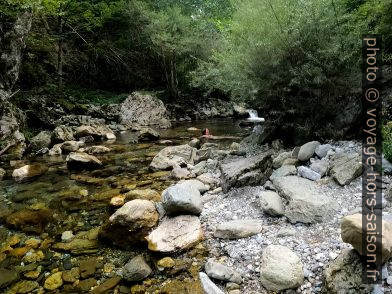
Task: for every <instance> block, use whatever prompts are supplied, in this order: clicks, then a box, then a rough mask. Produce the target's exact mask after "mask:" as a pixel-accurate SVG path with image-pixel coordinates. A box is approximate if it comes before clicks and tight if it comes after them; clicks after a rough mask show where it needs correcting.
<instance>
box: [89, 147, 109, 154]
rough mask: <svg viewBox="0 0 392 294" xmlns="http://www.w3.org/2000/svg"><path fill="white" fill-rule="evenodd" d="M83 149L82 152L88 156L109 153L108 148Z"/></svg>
mask: <svg viewBox="0 0 392 294" xmlns="http://www.w3.org/2000/svg"><path fill="white" fill-rule="evenodd" d="M83 149H84V150H83V152H86V153H88V154H101V153H107V152H110V151H111V150H110V148H108V147H105V146H89V147H86V148H83Z"/></svg>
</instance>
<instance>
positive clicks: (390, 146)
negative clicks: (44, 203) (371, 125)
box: [382, 122, 392, 162]
mask: <svg viewBox="0 0 392 294" xmlns="http://www.w3.org/2000/svg"><path fill="white" fill-rule="evenodd" d="M382 135H383V142H382V149H383V150H382V151H383V153H384V156H385V158H386V159H387V160H388V161H389V162H392V122H390V123H388V124H387V125H384V126H383V129H382Z"/></svg>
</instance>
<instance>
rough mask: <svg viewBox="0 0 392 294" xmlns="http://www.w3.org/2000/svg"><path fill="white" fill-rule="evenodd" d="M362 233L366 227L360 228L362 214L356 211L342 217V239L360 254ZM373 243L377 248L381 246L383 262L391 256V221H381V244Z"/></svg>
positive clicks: (364, 232)
mask: <svg viewBox="0 0 392 294" xmlns="http://www.w3.org/2000/svg"><path fill="white" fill-rule="evenodd" d="M362 234H366V229H362V214H359V213H357V214H353V215H349V216H346V217H344V218H343V220H342V224H341V235H342V240H343V242H345V243H350V244H351V245H352V246H353V247H354V249H355V250H357V251H358V252H359V253H360V254H361V255H362ZM374 243H375V244H376V246H377V247H378V248H382V260H383V262H385V261H387V260H388V259H390V258H391V257H392V223H389V222H387V221H383V222H382V244H379V243H377V242H374Z"/></svg>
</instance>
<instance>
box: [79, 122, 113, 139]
mask: <svg viewBox="0 0 392 294" xmlns="http://www.w3.org/2000/svg"><path fill="white" fill-rule="evenodd" d="M107 134H113V131H112V130H111V129H110V128H109V127H107V126H106V125H104V124H100V123H94V124H91V125H82V126H79V127H77V128H76V130H75V137H76V138H81V137H87V136H92V137H94V138H95V139H107Z"/></svg>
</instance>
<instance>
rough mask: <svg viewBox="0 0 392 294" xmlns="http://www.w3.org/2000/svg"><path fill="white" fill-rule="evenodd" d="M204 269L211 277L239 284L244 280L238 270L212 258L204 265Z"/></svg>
mask: <svg viewBox="0 0 392 294" xmlns="http://www.w3.org/2000/svg"><path fill="white" fill-rule="evenodd" d="M204 269H205V272H206V273H207V275H208V276H209V277H210V278H213V279H217V280H221V281H225V282H233V283H237V284H241V282H242V277H241V275H240V274H239V273H238V272H236V271H235V270H234V269H232V268H231V267H228V266H227V265H224V264H222V263H220V262H217V261H215V260H213V259H211V258H210V259H209V260H208V261H207V262H206V264H205V265H204Z"/></svg>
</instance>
